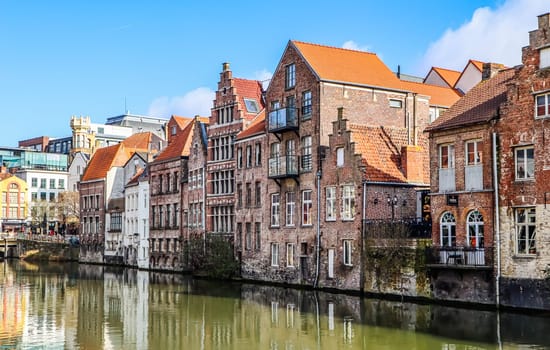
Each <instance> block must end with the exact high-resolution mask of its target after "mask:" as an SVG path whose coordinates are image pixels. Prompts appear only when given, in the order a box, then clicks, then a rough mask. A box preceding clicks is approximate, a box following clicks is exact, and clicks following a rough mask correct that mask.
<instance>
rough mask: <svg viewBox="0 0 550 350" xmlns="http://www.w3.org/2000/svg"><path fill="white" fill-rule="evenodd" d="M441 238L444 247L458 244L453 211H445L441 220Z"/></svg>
mask: <svg viewBox="0 0 550 350" xmlns="http://www.w3.org/2000/svg"><path fill="white" fill-rule="evenodd" d="M439 228H440V231H439V232H440V240H441V246H442V247H454V246H456V220H455V217H454V215H453V214H452V213H450V212H445V213H444V214H443V216H442V217H441V222H440V227H439Z"/></svg>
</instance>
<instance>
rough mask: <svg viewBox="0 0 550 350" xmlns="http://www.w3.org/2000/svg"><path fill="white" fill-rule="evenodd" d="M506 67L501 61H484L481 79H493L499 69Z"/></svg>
mask: <svg viewBox="0 0 550 350" xmlns="http://www.w3.org/2000/svg"><path fill="white" fill-rule="evenodd" d="M504 68H505V67H504V65H503V64H501V63H492V62H487V63H483V70H482V72H481V80H487V79H491V78H492V77H494V76H495V75H496V74H497V73H498V71H499V70H501V69H504Z"/></svg>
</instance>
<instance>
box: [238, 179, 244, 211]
mask: <svg viewBox="0 0 550 350" xmlns="http://www.w3.org/2000/svg"><path fill="white" fill-rule="evenodd" d="M242 207H243V185H242V184H237V208H242Z"/></svg>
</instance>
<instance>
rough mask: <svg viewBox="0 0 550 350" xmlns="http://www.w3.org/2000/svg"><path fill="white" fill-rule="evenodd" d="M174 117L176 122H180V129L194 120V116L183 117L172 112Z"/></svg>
mask: <svg viewBox="0 0 550 350" xmlns="http://www.w3.org/2000/svg"><path fill="white" fill-rule="evenodd" d="M172 119H174V121H175V122H176V124H178V126H179V127H180V129H183V128H184V127H185V125H187V123H189V122H190V121H191V120H193V118H189V117H181V116H178V115H174V114H172Z"/></svg>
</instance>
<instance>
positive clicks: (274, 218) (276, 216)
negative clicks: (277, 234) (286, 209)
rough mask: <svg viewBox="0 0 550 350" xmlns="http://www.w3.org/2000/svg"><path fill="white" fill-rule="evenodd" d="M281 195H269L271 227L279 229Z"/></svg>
mask: <svg viewBox="0 0 550 350" xmlns="http://www.w3.org/2000/svg"><path fill="white" fill-rule="evenodd" d="M280 205H281V195H280V194H279V193H273V194H271V227H279V225H280V218H281V207H280Z"/></svg>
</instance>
